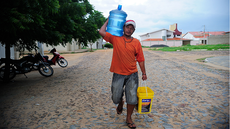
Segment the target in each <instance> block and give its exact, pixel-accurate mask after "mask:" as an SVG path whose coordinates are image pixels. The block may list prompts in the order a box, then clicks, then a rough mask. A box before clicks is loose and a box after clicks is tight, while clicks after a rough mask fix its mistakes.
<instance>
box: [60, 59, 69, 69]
mask: <svg viewBox="0 0 230 129" xmlns="http://www.w3.org/2000/svg"><path fill="white" fill-rule="evenodd" d="M57 63H58V65H59V66H60V67H62V68H65V67H66V66H67V65H68V62H67V60H66V59H64V58H59V59H58V60H57Z"/></svg>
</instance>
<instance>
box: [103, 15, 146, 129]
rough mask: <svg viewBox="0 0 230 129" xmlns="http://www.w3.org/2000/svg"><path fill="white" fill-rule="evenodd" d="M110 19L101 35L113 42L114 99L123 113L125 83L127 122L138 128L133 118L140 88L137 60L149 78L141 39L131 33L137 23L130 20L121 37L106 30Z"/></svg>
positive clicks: (143, 77) (118, 110) (143, 76)
mask: <svg viewBox="0 0 230 129" xmlns="http://www.w3.org/2000/svg"><path fill="white" fill-rule="evenodd" d="M108 21H109V19H107V21H106V22H105V23H104V25H103V26H102V27H101V29H100V30H99V33H100V35H101V36H102V37H103V38H104V40H106V41H107V42H110V43H111V44H113V58H112V62H111V67H110V71H111V72H113V80H112V86H111V91H112V100H113V102H114V103H115V104H118V103H119V105H118V107H117V114H121V113H122V109H123V104H124V101H123V93H124V92H123V87H124V85H125V97H126V103H127V117H126V123H127V124H128V127H130V128H136V125H135V124H134V123H133V121H132V119H131V115H132V113H133V110H134V107H135V105H136V104H137V101H138V100H137V88H138V73H137V72H138V70H137V65H136V62H138V63H139V66H140V68H141V72H142V80H146V79H147V75H146V71H145V62H144V61H145V59H144V54H143V51H142V47H141V44H140V42H139V40H137V39H135V38H133V37H132V36H131V35H132V34H133V32H134V31H135V28H136V24H135V22H134V21H133V20H128V21H126V22H125V24H124V26H123V30H124V34H123V36H121V37H118V36H113V35H111V34H110V33H108V32H106V26H107V24H108Z"/></svg>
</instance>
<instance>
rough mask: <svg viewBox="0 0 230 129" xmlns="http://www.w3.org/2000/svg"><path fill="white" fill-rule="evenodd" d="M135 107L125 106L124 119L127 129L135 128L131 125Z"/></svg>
mask: <svg viewBox="0 0 230 129" xmlns="http://www.w3.org/2000/svg"><path fill="white" fill-rule="evenodd" d="M134 107H135V105H131V104H127V117H126V123H128V124H129V125H128V126H129V127H136V125H135V124H133V121H132V118H131V116H132V114H133V110H134Z"/></svg>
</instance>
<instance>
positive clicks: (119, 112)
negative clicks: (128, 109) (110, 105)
mask: <svg viewBox="0 0 230 129" xmlns="http://www.w3.org/2000/svg"><path fill="white" fill-rule="evenodd" d="M123 105H124V101H122V108H121V109H119V108H118V106H119V105H118V106H117V114H118V115H120V114H121V113H122V111H123Z"/></svg>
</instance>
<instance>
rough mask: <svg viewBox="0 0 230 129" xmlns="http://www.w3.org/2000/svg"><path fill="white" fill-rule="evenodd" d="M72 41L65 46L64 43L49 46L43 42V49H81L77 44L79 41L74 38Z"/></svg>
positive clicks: (64, 50) (59, 50) (47, 50)
mask: <svg viewBox="0 0 230 129" xmlns="http://www.w3.org/2000/svg"><path fill="white" fill-rule="evenodd" d="M71 43H72V44H71ZM71 43H66V45H65V47H63V46H62V45H58V46H50V45H48V46H46V44H43V50H44V51H45V52H49V51H50V50H52V49H53V48H56V50H57V51H58V52H66V51H76V50H77V49H79V47H78V45H77V44H76V43H77V41H75V40H74V39H72V41H71Z"/></svg>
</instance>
